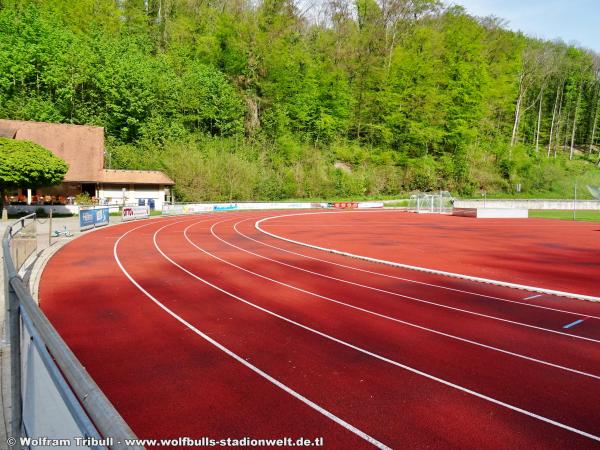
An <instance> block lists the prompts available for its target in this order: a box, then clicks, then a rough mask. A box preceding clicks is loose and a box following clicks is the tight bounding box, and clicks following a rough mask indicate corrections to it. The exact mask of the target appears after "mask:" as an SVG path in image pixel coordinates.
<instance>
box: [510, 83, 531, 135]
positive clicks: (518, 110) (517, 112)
mask: <svg viewBox="0 0 600 450" xmlns="http://www.w3.org/2000/svg"><path fill="white" fill-rule="evenodd" d="M521 83H522V82H521ZM521 83H520V84H521ZM525 92H527V89H523V90H522V91H521V88H520V89H519V96H518V97H517V107H516V109H515V123H514V125H513V131H512V137H511V139H510V146H511V147H512V146H514V145H515V141H516V139H517V130H518V129H519V120H520V118H521V103H522V102H523V97H525Z"/></svg>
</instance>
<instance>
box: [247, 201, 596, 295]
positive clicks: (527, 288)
mask: <svg viewBox="0 0 600 450" xmlns="http://www.w3.org/2000/svg"><path fill="white" fill-rule="evenodd" d="M364 212H366V211H340V212H339V213H338V214H342V213H352V214H357V213H364ZM311 214H324V213H322V212H318V213H315V212H311V213H298V214H287V215H279V216H272V217H265V218H264V219H260V220H259V221H257V222H256V223H255V224H254V226H255V227H256V229H257V230H259V231H260V232H262V233H264V234H268V235H269V236H271V237H273V238H275V239H281V240H282V241H287V242H291V243H292V244H297V245H302V246H304V247H310V248H314V249H317V250H321V251H324V252H328V253H335V254H337V255H343V256H349V257H351V258H356V259H362V260H364V261H370V262H374V263H378V264H385V265H388V266H393V267H400V268H402V269H409V270H416V271H418V272H427V273H433V274H436V275H443V276H446V277H451V278H462V279H464V280H470V281H476V282H478V283H486V284H493V285H496V286H504V287H509V288H514V289H522V290H525V291H532V292H541V293H543V294H550V295H556V296H559V297H570V298H576V299H580V300H590V301H594V302H600V297H594V296H591V295H583V294H575V293H572V292H564V291H555V290H552V289H544V288H539V287H536V286H527V285H524V284H517V283H509V282H507V281H498V280H492V279H488V278H481V277H474V276H471V275H463V274H461V273H454V272H445V271H443V270H436V269H428V268H426V267H419V266H411V265H409V264H402V263H397V262H393V261H387V260H385V259H377V258H371V257H369V256H362V255H357V254H354V253H349V252H342V251H340V250H335V249H332V248H326V247H319V246H318V245H312V244H307V243H306V242H300V241H295V240H293V239H288V238H285V237H283V236H280V235H277V234H274V233H270V232H268V231H266V230H264V229H262V228H261V227H260V224H261V223H262V222H265V221H267V220H272V219H278V218H280V217H289V216H305V215H311Z"/></svg>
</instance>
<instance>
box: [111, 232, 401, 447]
mask: <svg viewBox="0 0 600 450" xmlns="http://www.w3.org/2000/svg"><path fill="white" fill-rule="evenodd" d="M181 222H184V221H179V222H175V223H172V224H169V225H165V226H163V227H162V228H159V229H158V230H157V231H156V233H154V238H153V239H154V245H155V247H156V249H157V250H158V251H159V252H160V253H161V254H162V255H163V256H164V257H165V258H167V259H168V260H169V261H171V260H170V259H169V258H168V257H167V256H166V255H164V253H163V252H162V251H161V250H160V248H159V247H158V246H157V244H156V235H157V234H158V232H159V231H160V230H162V229H163V228H166V227H169V226H172V225H175V224H178V223H181ZM148 225H152V224H146V225H142V226H140V227H136V228H133V229H131V230H129V231H127V232H126V233H125V234H123V235H122V236H121V237H120V238H119V239H118V240H117V241H116V242H115V245H114V247H113V255H114V258H115V261H116V262H117V264H118V265H119V268H120V269H121V271H122V272H123V273H124V274H125V276H126V277H127V278H128V279H129V281H131V283H133V285H134V286H135V287H137V288H138V289H139V290H140V291H141V292H142V293H143V294H144V295H146V297H148V298H149V299H150V300H152V301H153V302H154V303H155V304H156V305H157V306H158V307H159V308H161V309H162V310H163V311H164V312H166V313H167V314H169V315H170V316H171V317H173V318H174V319H176V320H177V321H179V322H180V323H181V324H183V325H185V326H186V327H188V328H189V329H190V330H192V331H193V332H194V333H196V334H197V335H198V336H200V337H201V338H202V339H204V340H205V341H207V342H209V343H210V344H212V345H214V346H215V347H217V348H218V349H219V350H221V351H222V352H224V353H225V354H227V355H228V356H230V357H231V358H233V359H235V360H236V361H237V362H239V363H240V364H243V365H244V366H246V367H247V368H248V369H250V370H252V371H253V372H255V373H256V374H258V375H260V376H261V377H263V378H264V379H265V380H267V381H270V382H271V383H273V384H274V385H275V386H277V387H278V388H280V389H281V390H283V391H285V392H286V393H287V394H289V395H291V396H292V397H294V398H296V399H298V400H300V401H301V402H302V403H304V404H305V405H307V406H309V407H311V408H312V409H314V410H315V411H317V412H319V413H320V414H322V415H324V416H325V417H327V418H328V419H330V420H332V421H333V422H335V423H337V424H338V425H340V426H341V427H343V428H345V429H347V430H348V431H350V432H352V433H354V434H356V435H357V436H359V437H360V438H362V439H364V440H365V441H367V442H368V443H370V444H372V445H374V446H375V447H377V448H381V449H389V450H391V448H390V447H388V446H387V445H385V444H383V443H381V442H380V441H378V440H377V439H375V438H373V437H371V436H369V435H368V434H366V433H365V432H363V431H361V430H359V429H358V428H356V427H355V426H353V425H350V424H349V423H348V422H346V421H344V420H343V419H340V418H339V417H338V416H336V415H334V414H333V413H331V412H329V411H328V410H326V409H325V408H322V407H321V406H319V405H317V404H316V403H315V402H313V401H311V400H309V399H308V398H306V397H304V396H303V395H302V394H299V393H298V392H296V391H294V390H293V389H292V388H290V387H288V386H287V385H285V384H283V383H282V382H280V381H278V380H277V379H275V378H273V377H272V376H271V375H269V374H268V373H266V372H264V371H262V370H261V369H259V368H258V367H256V366H254V365H252V364H250V363H249V362H248V361H246V360H245V359H244V358H242V357H241V356H239V355H238V354H236V353H234V352H232V351H231V350H229V349H228V348H227V347H225V346H224V345H222V344H220V343H219V342H217V341H216V340H214V339H212V338H211V337H210V336H208V335H206V334H205V333H203V332H202V331H200V330H199V329H198V328H196V327H195V326H193V325H192V324H191V323H189V322H188V321H186V320H185V319H183V318H182V317H181V316H179V315H177V314H176V313H175V312H173V311H172V310H171V309H169V308H168V307H166V306H165V305H164V304H162V303H161V302H160V301H159V300H158V299H156V297H154V296H153V295H152V294H150V293H149V292H148V291H147V290H145V289H144V288H143V287H142V286H141V285H140V284H139V283H138V282H137V281H136V280H135V279H134V278H133V277H132V276H131V275H130V274H129V272H127V270H125V267H123V264H122V263H121V260H120V259H119V255H118V251H117V250H118V246H119V243H120V242H121V239H123V238H124V237H125V236H127V235H128V234H129V233H131V232H132V231H134V230H137V229H139V228H142V227H145V226H148Z"/></svg>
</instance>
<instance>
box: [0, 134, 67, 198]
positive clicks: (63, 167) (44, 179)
mask: <svg viewBox="0 0 600 450" xmlns="http://www.w3.org/2000/svg"><path fill="white" fill-rule="evenodd" d="M68 168H69V166H68V165H67V163H65V162H64V161H63V160H62V159H60V158H58V157H57V156H54V155H53V154H52V152H51V151H50V150H48V149H45V148H44V147H42V146H40V145H38V144H35V143H33V142H29V141H16V140H13V139H6V138H0V188H2V190H4V189H6V188H8V187H19V186H21V187H29V188H35V187H39V186H50V185H53V184H58V183H60V182H61V181H62V180H63V178H64V176H65V174H66V173H67V170H68Z"/></svg>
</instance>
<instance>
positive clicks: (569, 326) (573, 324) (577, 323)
mask: <svg viewBox="0 0 600 450" xmlns="http://www.w3.org/2000/svg"><path fill="white" fill-rule="evenodd" d="M581 322H583V319H579V320H576V321H575V322H572V323H570V324H568V325H565V326H564V327H563V328H571V327H574V326H575V325H579V324H580V323H581Z"/></svg>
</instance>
